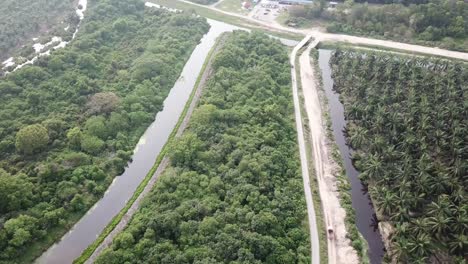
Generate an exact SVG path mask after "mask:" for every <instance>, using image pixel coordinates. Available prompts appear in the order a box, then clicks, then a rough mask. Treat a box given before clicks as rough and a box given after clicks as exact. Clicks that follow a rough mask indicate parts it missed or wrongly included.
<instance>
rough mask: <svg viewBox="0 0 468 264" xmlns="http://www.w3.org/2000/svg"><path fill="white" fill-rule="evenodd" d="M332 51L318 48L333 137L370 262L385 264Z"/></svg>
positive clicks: (380, 240) (380, 238) (382, 248)
mask: <svg viewBox="0 0 468 264" xmlns="http://www.w3.org/2000/svg"><path fill="white" fill-rule="evenodd" d="M331 53H332V51H331V50H323V49H319V67H320V69H321V73H322V80H323V87H324V90H325V94H326V96H327V98H328V105H329V111H330V117H331V120H332V128H333V135H334V137H335V141H336V143H337V145H338V147H339V149H340V153H341V157H342V159H343V163H344V165H345V169H346V175H347V176H348V179H349V182H350V184H351V198H352V205H353V208H354V210H355V211H356V225H357V228H358V230H359V232H361V234H362V235H363V237H364V238H365V239H366V240H367V243H368V244H369V259H370V262H371V263H372V264H380V263H382V257H383V254H384V245H383V242H382V237H381V235H380V232H379V230H378V227H377V220H376V219H377V218H376V216H375V211H374V207H373V205H372V202H371V200H370V198H369V194H368V193H367V186H365V185H364V184H362V182H361V180H360V179H359V177H358V175H359V172H358V171H357V170H356V168H355V167H354V166H353V163H352V160H351V155H352V151H353V150H352V149H351V148H350V147H349V146H348V145H347V144H346V139H345V134H344V128H345V126H346V120H345V115H344V108H343V104H342V103H341V102H340V100H339V94H338V93H336V92H335V91H334V90H333V79H332V77H331V68H330V64H329V62H330V57H331Z"/></svg>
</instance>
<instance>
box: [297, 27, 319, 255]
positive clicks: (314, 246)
mask: <svg viewBox="0 0 468 264" xmlns="http://www.w3.org/2000/svg"><path fill="white" fill-rule="evenodd" d="M310 38H311V37H310V36H307V37H305V38H304V39H303V40H302V41H301V42H299V44H298V45H297V46H296V47H294V49H293V51H292V53H291V57H290V60H291V66H292V67H291V81H292V89H293V100H294V114H295V119H296V129H297V141H298V145H299V154H300V157H301V170H302V180H303V183H304V192H305V198H306V204H307V216H308V220H309V231H310V243H311V257H312V264H319V263H320V246H319V238H318V229H317V220H316V218H315V210H314V201H313V200H312V191H311V189H310V177H309V163H308V162H307V155H306V147H305V140H304V131H303V126H302V116H301V107H300V104H299V94H298V89H297V76H296V68H295V66H294V65H295V61H296V56H297V52H298V51H299V50H300V49H301V48H302V47H303V46H304V45H305V44H306V43H307V42H308V41H309V40H310Z"/></svg>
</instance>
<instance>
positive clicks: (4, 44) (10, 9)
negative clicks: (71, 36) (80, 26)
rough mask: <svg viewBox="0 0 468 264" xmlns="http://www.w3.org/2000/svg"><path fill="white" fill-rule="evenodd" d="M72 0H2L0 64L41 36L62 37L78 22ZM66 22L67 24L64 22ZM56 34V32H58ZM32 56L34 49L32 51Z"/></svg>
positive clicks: (0, 9)
mask: <svg viewBox="0 0 468 264" xmlns="http://www.w3.org/2000/svg"><path fill="white" fill-rule="evenodd" d="M74 2H75V1H73V0H22V1H17V0H2V3H1V5H0V21H1V23H0V51H1V52H0V60H3V59H6V58H7V57H8V56H9V54H10V52H11V51H12V50H13V48H16V47H18V46H20V45H21V44H24V42H27V41H31V38H33V37H40V36H42V35H43V34H42V33H44V32H45V31H49V32H54V33H57V34H54V35H62V34H64V33H66V32H65V31H64V28H65V27H66V26H67V24H71V25H72V26H71V27H70V30H69V32H73V28H74V26H75V25H76V24H77V22H78V21H79V18H78V17H77V16H76V14H75V12H74V10H75V8H76V7H75V6H74ZM62 21H64V24H61V22H62ZM55 31H57V32H55ZM28 51H29V52H33V49H32V48H31V47H29V49H28Z"/></svg>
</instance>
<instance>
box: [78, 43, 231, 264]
mask: <svg viewBox="0 0 468 264" xmlns="http://www.w3.org/2000/svg"><path fill="white" fill-rule="evenodd" d="M221 37H222V36H221ZM222 43H223V40H220V41H219V43H217V44H215V45H216V47H215V49H214V51H213V52H212V53H211V54H209V56H210V58H208V59H209V61H208V63H207V66H206V68H205V71H204V72H203V75H202V77H201V80H200V82H199V83H198V86H197V87H195V89H196V90H195V94H194V96H193V99H192V101H191V102H190V106H189V109H188V111H187V113H186V114H185V116H184V119H183V121H182V123H181V125H180V127H179V129H178V130H177V132H176V135H175V138H178V137H180V136H181V135H182V133H183V132H184V130H185V129H186V128H187V126H188V123H189V121H190V117H191V116H192V113H193V111H194V110H195V107H196V106H197V104H198V101H199V99H200V97H201V95H202V91H203V87H204V86H205V84H206V81H207V80H208V78H209V76H210V75H211V72H212V71H211V63H212V61H213V58H214V55H215V54H216V53H217V52H218V51H219V50H220V48H221V47H222V46H223V44H222ZM169 161H170V160H169V157H167V156H165V157H164V159H163V160H162V161H161V163H160V164H159V167H158V169H157V170H156V172H155V173H154V174H153V176H152V177H151V180H150V181H149V182H148V184H147V185H146V187H145V189H144V190H143V192H141V194H140V195H139V196H138V198H137V199H136V200H135V202H134V203H133V204H132V206H131V207H130V209H128V211H127V213H126V214H125V215H124V216H123V217H122V220H121V221H120V222H119V223H118V224H117V226H116V227H115V228H114V230H112V231H111V232H110V233H109V235H108V236H107V237H106V238H105V239H104V241H103V242H102V243H101V244H100V245H99V246H98V248H97V249H96V250H95V251H94V252H93V254H92V255H91V256H90V257H89V259H87V260H86V262H85V264H91V263H94V262H95V261H96V259H97V258H98V257H99V255H101V253H102V252H103V251H104V250H105V249H106V248H108V247H110V246H111V245H112V241H113V240H114V238H115V237H116V236H117V235H118V234H120V232H122V231H123V230H124V229H125V228H126V227H127V225H128V223H129V222H130V220H131V219H132V217H133V215H134V214H135V213H136V212H137V211H138V209H139V208H140V205H141V202H142V201H143V199H144V198H145V197H146V195H147V194H148V193H149V192H150V191H151V190H152V189H153V187H154V185H155V184H156V181H157V180H158V178H159V176H161V174H162V173H163V172H164V170H165V169H166V167H167V166H168V165H169Z"/></svg>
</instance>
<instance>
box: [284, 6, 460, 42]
mask: <svg viewBox="0 0 468 264" xmlns="http://www.w3.org/2000/svg"><path fill="white" fill-rule="evenodd" d="M290 13H291V15H292V16H293V17H299V18H306V19H322V20H325V21H327V22H328V26H327V30H328V31H329V32H339V33H347V34H356V35H368V36H371V37H379V38H389V39H393V40H397V41H403V42H415V43H420V44H424V45H432V46H433V45H435V46H439V47H441V48H447V49H454V50H464V51H468V2H466V1H460V0H458V1H453V0H431V1H430V2H429V3H427V4H420V5H410V6H405V5H402V4H391V5H368V4H352V3H350V2H347V3H345V4H343V5H340V6H339V8H337V9H334V10H327V9H326V3H325V2H323V1H321V2H317V4H315V5H312V6H309V7H305V8H293V9H292V10H291V12H290Z"/></svg>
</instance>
